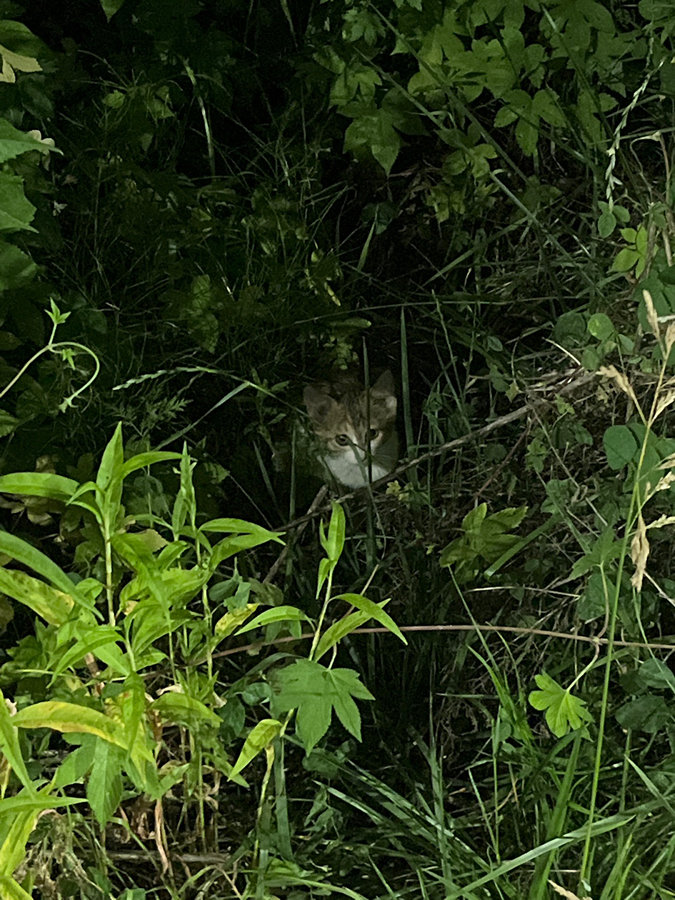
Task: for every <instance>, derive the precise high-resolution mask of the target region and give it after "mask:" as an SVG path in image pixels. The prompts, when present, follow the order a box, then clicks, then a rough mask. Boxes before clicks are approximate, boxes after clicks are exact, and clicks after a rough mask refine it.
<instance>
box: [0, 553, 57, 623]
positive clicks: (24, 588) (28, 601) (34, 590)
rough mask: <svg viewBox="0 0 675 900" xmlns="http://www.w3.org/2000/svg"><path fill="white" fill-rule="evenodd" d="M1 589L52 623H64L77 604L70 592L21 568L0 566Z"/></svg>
mask: <svg viewBox="0 0 675 900" xmlns="http://www.w3.org/2000/svg"><path fill="white" fill-rule="evenodd" d="M0 591H2V592H3V593H4V594H7V596H9V597H12V599H14V600H18V601H19V603H23V604H24V606H27V607H28V608H29V609H32V610H33V612H35V613H37V614H38V615H39V616H42V618H43V619H44V620H45V621H46V622H48V623H49V624H50V625H63V623H64V622H65V621H67V619H68V617H69V616H70V614H71V612H72V610H73V606H74V605H75V604H74V601H73V598H72V597H71V596H70V594H64V593H63V591H57V590H56V588H53V587H50V586H49V585H48V584H45V583H44V581H38V579H37V578H33V576H32V575H27V574H26V573H25V572H21V571H20V570H19V569H5V568H3V567H2V566H0Z"/></svg>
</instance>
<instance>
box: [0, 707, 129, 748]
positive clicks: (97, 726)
mask: <svg viewBox="0 0 675 900" xmlns="http://www.w3.org/2000/svg"><path fill="white" fill-rule="evenodd" d="M12 724H13V725H14V726H16V727H17V728H53V729H54V731H60V732H63V733H64V734H67V733H70V732H72V733H75V734H95V735H96V736H97V737H100V738H103V740H105V741H109V742H110V743H112V744H117V746H119V747H124V748H126V746H127V744H126V740H125V736H124V730H123V728H122V726H121V725H119V724H118V723H117V722H115V721H113V719H111V718H109V717H108V716H104V715H103V713H100V712H98V710H95V709H90V708H89V707H87V706H78V705H77V704H75V703H66V702H64V701H61V700H45V701H43V702H42V703H34V704H33V705H32V706H26V707H24V709H22V710H20V711H19V712H18V713H17V714H16V715H15V716H12Z"/></svg>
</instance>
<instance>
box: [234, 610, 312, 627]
mask: <svg viewBox="0 0 675 900" xmlns="http://www.w3.org/2000/svg"><path fill="white" fill-rule="evenodd" d="M272 622H311V619H310V618H309V616H306V615H305V613H304V612H302V610H300V609H298V608H297V607H296V606H275V607H274V608H273V609H268V610H265V612H263V613H260V615H259V616H256V617H255V619H252V620H251V621H250V622H249V623H248V624H247V625H245V626H244V627H243V628H240V629H239V631H238V632H237V634H245V633H246V632H247V631H253V629H254V628H260V627H261V626H263V625H270V624H271V623H272Z"/></svg>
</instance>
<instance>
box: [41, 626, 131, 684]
mask: <svg viewBox="0 0 675 900" xmlns="http://www.w3.org/2000/svg"><path fill="white" fill-rule="evenodd" d="M121 640H122V635H121V634H119V632H118V631H117V630H116V629H115V628H113V627H112V626H111V625H95V626H94V627H92V628H88V629H86V630H85V632H84V634H83V635H82V637H81V638H80V639H79V640H78V641H77V642H76V643H75V644H73V646H72V647H70V649H68V650H66V652H65V653H63V648H59V649H58V650H55V651H54V653H52V656H51V658H50V660H49V663H48V666H47V668H48V669H50V670H51V671H52V673H53V674H52V684H53V682H54V680H55V679H56V678H57V677H58V676H59V675H61V674H62V673H63V672H65V671H66V669H69V668H70V667H71V666H73V665H75V663H78V662H80V661H81V660H82V659H83V658H84V656H85V655H86V654H87V653H95V652H96V651H97V650H98V649H99V647H104V646H106V645H107V644H116V643H117V641H121Z"/></svg>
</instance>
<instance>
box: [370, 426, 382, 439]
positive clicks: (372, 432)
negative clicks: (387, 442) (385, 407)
mask: <svg viewBox="0 0 675 900" xmlns="http://www.w3.org/2000/svg"><path fill="white" fill-rule="evenodd" d="M379 436H380V429H379V428H371V429H370V431H369V432H368V440H370V441H374V440H375V438H376V437H379Z"/></svg>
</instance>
